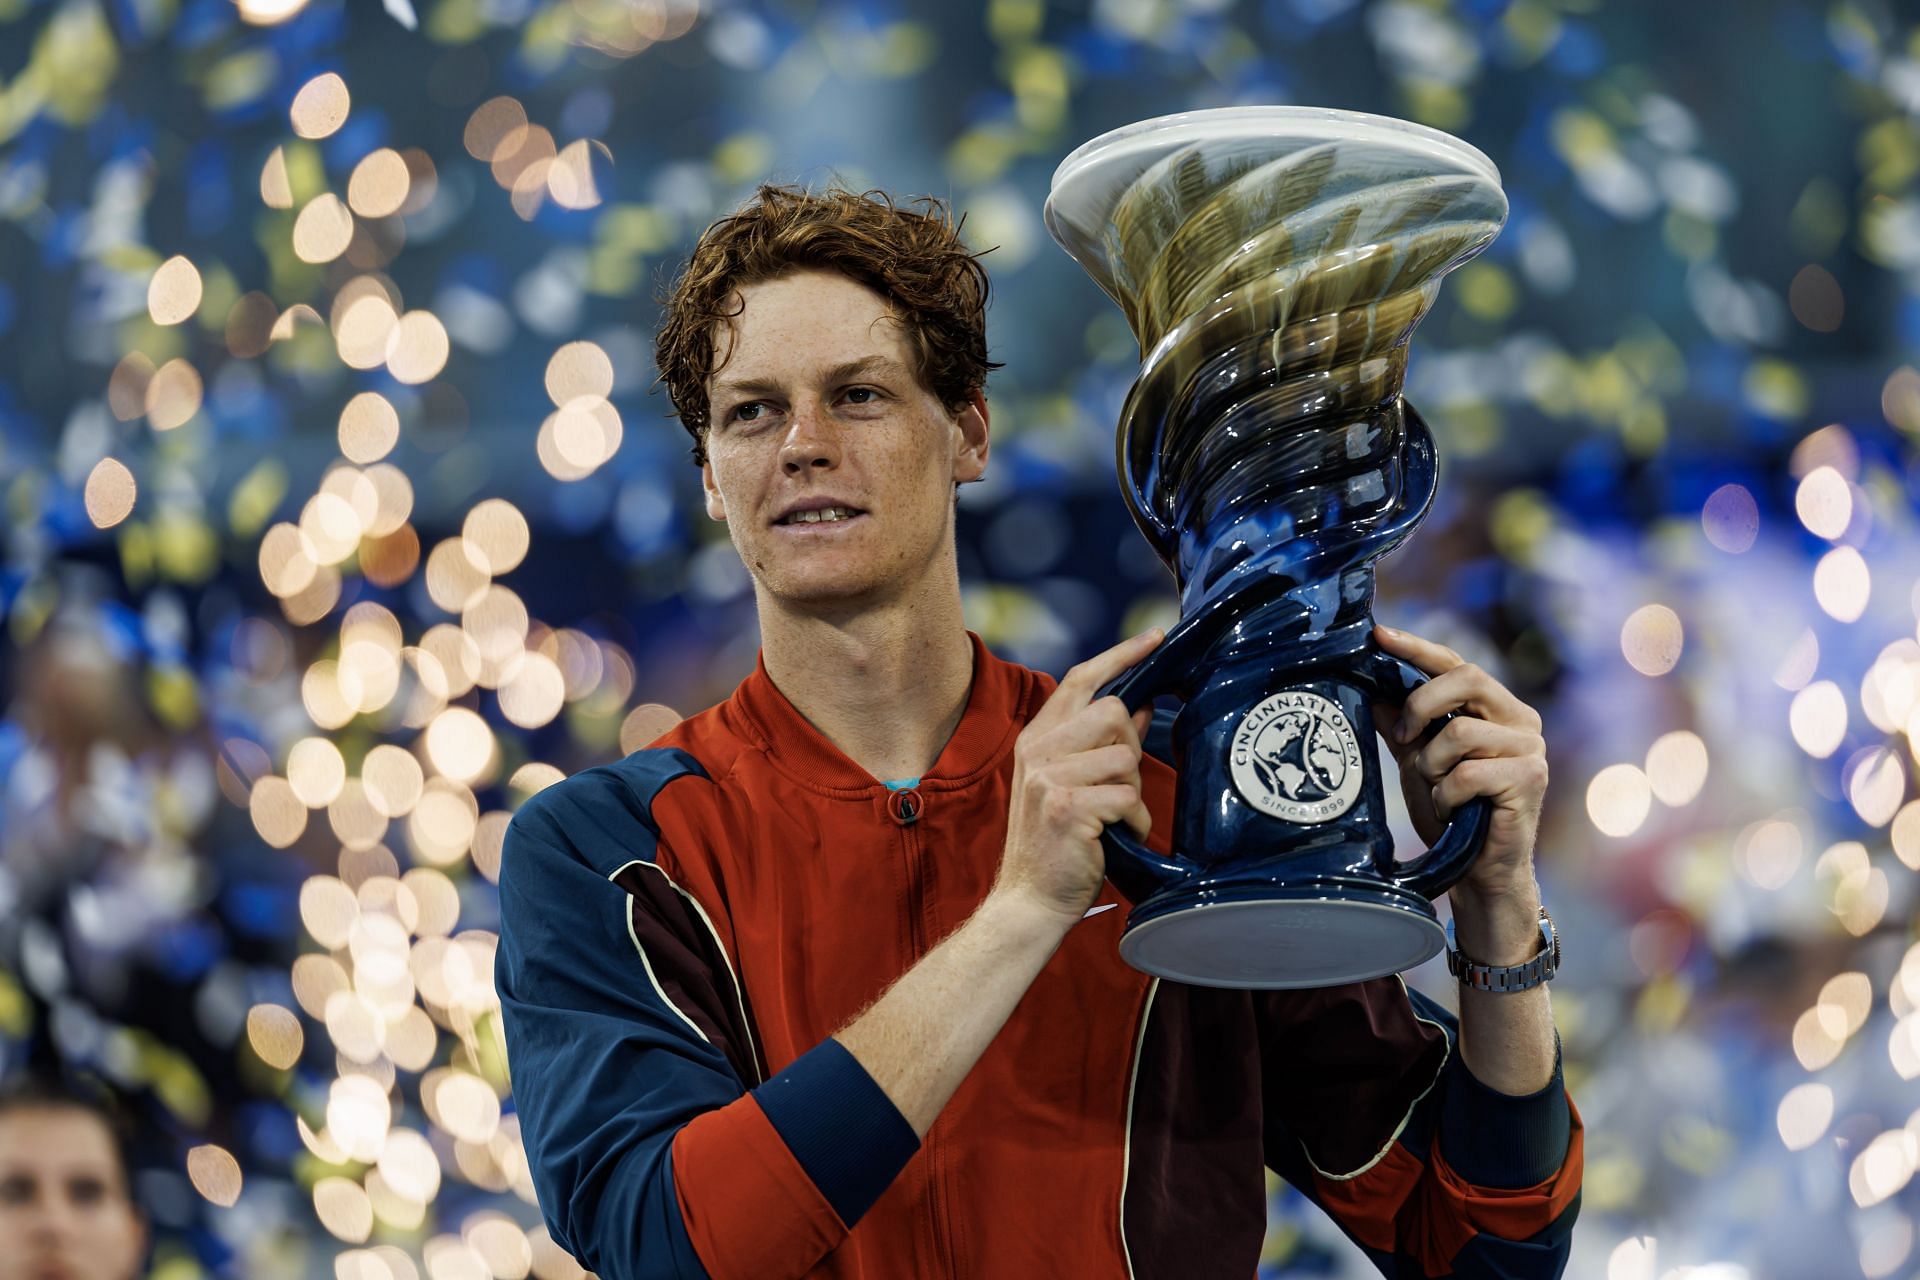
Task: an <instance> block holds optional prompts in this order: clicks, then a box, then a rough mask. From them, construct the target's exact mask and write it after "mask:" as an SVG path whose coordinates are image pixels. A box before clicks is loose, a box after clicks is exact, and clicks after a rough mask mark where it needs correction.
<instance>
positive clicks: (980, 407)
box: [953, 390, 991, 484]
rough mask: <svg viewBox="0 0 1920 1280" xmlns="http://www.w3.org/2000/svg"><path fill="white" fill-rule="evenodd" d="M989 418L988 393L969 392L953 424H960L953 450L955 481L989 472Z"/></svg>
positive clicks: (966, 479)
mask: <svg viewBox="0 0 1920 1280" xmlns="http://www.w3.org/2000/svg"><path fill="white" fill-rule="evenodd" d="M988 418H989V415H988V412H987V395H986V392H984V391H980V390H975V391H973V392H972V393H971V394H970V395H968V397H967V402H966V403H965V404H964V405H962V406H961V407H960V412H959V413H957V414H955V415H954V419H953V425H954V426H955V427H957V428H959V434H958V437H957V438H956V440H955V442H954V454H953V480H954V483H955V484H966V483H968V482H969V481H973V480H978V479H980V478H981V477H982V476H984V475H986V473H987V452H988V450H989V448H991V440H990V439H989V436H990V434H991V430H990V427H989V422H988Z"/></svg>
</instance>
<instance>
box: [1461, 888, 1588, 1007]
mask: <svg viewBox="0 0 1920 1280" xmlns="http://www.w3.org/2000/svg"><path fill="white" fill-rule="evenodd" d="M1559 970H1560V936H1559V934H1558V933H1557V932H1556V931H1555V930H1554V927H1553V917H1552V916H1550V915H1548V914H1547V909H1546V908H1545V907H1541V908H1540V950H1539V951H1538V952H1536V953H1535V954H1534V956H1533V958H1532V959H1531V960H1527V961H1524V962H1522V963H1520V964H1508V965H1493V964H1476V963H1474V962H1473V961H1471V960H1469V959H1467V957H1465V956H1464V955H1462V954H1460V951H1459V948H1458V945H1457V944H1456V943H1455V941H1454V931H1453V921H1451V920H1449V921H1447V972H1448V973H1451V974H1452V975H1453V976H1454V977H1455V978H1458V979H1459V980H1460V983H1461V985H1463V986H1468V987H1472V988H1473V989H1474V990H1475V991H1491V992H1494V993H1496V994H1499V995H1507V994H1510V993H1512V992H1515V991H1526V990H1529V989H1531V988H1533V987H1537V986H1539V985H1540V984H1541V983H1543V982H1548V981H1551V980H1552V978H1553V975H1554V974H1555V973H1558V972H1559Z"/></svg>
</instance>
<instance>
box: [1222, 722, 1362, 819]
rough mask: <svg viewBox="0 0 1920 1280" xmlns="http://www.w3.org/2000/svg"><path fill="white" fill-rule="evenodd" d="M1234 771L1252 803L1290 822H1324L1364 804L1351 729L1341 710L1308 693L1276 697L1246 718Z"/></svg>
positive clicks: (1236, 740) (1237, 733)
mask: <svg viewBox="0 0 1920 1280" xmlns="http://www.w3.org/2000/svg"><path fill="white" fill-rule="evenodd" d="M1231 763H1232V767H1233V768H1232V771H1233V782H1234V785H1235V786H1236V787H1238V788H1239V789H1240V794H1241V795H1243V796H1245V797H1246V799H1247V803H1249V804H1251V805H1252V806H1253V807H1254V808H1256V809H1258V810H1260V812H1262V813H1265V814H1271V815H1272V816H1273V817H1276V818H1281V819H1284V820H1285V821H1287V822H1300V823H1309V822H1326V821H1328V820H1329V819H1331V818H1337V817H1339V816H1340V815H1341V814H1343V813H1345V812H1346V811H1347V810H1348V809H1350V808H1352V807H1353V802H1354V801H1355V800H1357V799H1359V798H1360V783H1361V780H1362V773H1361V764H1360V740H1359V739H1358V738H1357V737H1356V736H1354V732H1353V726H1352V725H1351V724H1349V723H1348V722H1347V717H1346V713H1345V712H1343V711H1341V710H1340V707H1339V704H1338V703H1336V702H1334V701H1333V700H1332V699H1330V698H1325V697H1322V696H1321V695H1320V694H1317V693H1309V692H1308V691H1306V690H1305V689H1294V690H1289V691H1288V692H1285V693H1276V694H1274V695H1273V696H1272V697H1270V698H1266V699H1264V700H1263V701H1261V702H1258V703H1256V704H1255V705H1254V707H1253V709H1252V710H1250V711H1248V712H1247V714H1246V715H1245V716H1243V717H1241V720H1240V727H1239V728H1237V729H1235V730H1234V733H1233V746H1232V748H1231Z"/></svg>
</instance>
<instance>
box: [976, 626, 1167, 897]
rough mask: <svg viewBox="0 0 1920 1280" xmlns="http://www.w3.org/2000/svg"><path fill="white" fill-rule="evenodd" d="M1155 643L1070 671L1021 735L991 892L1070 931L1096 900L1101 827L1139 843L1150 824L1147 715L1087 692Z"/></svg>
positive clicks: (1146, 640)
mask: <svg viewBox="0 0 1920 1280" xmlns="http://www.w3.org/2000/svg"><path fill="white" fill-rule="evenodd" d="M1162 638H1163V636H1162V633H1161V631H1160V629H1159V628H1158V627H1156V628H1154V629H1153V630H1151V631H1145V632H1142V633H1141V634H1139V635H1137V636H1134V637H1133V638H1131V639H1129V640H1123V641H1121V642H1120V643H1119V644H1117V645H1115V646H1114V647H1113V648H1111V649H1108V650H1107V651H1106V652H1105V653H1102V654H1100V655H1098V656H1097V657H1093V658H1089V659H1087V660H1086V661H1085V662H1083V663H1081V664H1080V665H1079V666H1077V667H1074V668H1073V669H1072V670H1071V671H1069V672H1067V674H1066V676H1065V678H1064V679H1062V680H1061V681H1060V684H1059V686H1058V687H1057V688H1056V689H1054V691H1053V696H1052V697H1050V698H1048V699H1047V701H1046V705H1044V706H1042V707H1041V708H1040V710H1039V711H1038V712H1037V713H1036V714H1035V715H1034V717H1033V719H1032V720H1030V721H1028V722H1027V726H1026V728H1025V729H1023V730H1021V732H1020V737H1019V738H1018V739H1017V740H1016V741H1015V742H1014V745H1013V792H1012V796H1011V798H1010V799H1009V802H1008V806H1007V846H1006V851H1005V853H1004V854H1002V855H1001V861H1000V877H999V880H998V881H997V882H996V883H995V885H994V892H996V893H1004V894H1011V895H1013V896H1014V897H1016V898H1018V899H1020V900H1022V901H1025V902H1028V903H1030V904H1033V905H1038V906H1041V907H1043V908H1045V909H1046V910H1047V911H1048V912H1051V913H1058V914H1059V916H1060V917H1061V918H1062V919H1064V920H1065V922H1066V923H1067V924H1069V925H1071V924H1073V923H1074V922H1077V921H1078V920H1079V919H1080V918H1081V916H1082V915H1083V914H1084V913H1085V912H1086V909H1087V908H1088V907H1090V906H1092V905H1093V900H1094V899H1095V898H1097V897H1098V896H1099V895H1100V882H1101V880H1102V878H1103V877H1104V876H1105V875H1106V865H1107V864H1106V855H1105V853H1104V852H1103V851H1102V850H1101V847H1100V833H1101V831H1103V830H1104V829H1105V828H1106V825H1107V824H1108V823H1109V822H1125V823H1126V824H1127V826H1129V827H1130V828H1132V829H1133V832H1134V834H1135V835H1138V836H1139V837H1141V838H1142V839H1145V838H1146V835H1147V830H1148V828H1149V827H1150V826H1151V824H1152V821H1153V820H1152V818H1151V817H1150V816H1149V815H1148V813H1147V806H1146V803H1145V802H1144V801H1143V800H1142V799H1141V798H1140V740H1141V737H1142V736H1143V735H1144V734H1145V733H1146V731H1147V724H1148V723H1149V719H1150V717H1151V716H1152V715H1153V710H1152V708H1150V707H1143V708H1141V709H1140V710H1139V711H1138V712H1136V713H1134V714H1133V715H1132V716H1129V715H1128V714H1127V708H1126V705H1125V704H1124V703H1122V702H1121V701H1120V699H1118V698H1115V697H1111V696H1109V697H1105V698H1099V699H1095V698H1094V696H1093V695H1094V693H1095V691H1096V690H1098V689H1099V688H1100V686H1102V685H1104V684H1105V683H1106V682H1107V681H1109V680H1111V679H1113V678H1114V677H1115V676H1117V675H1119V674H1120V673H1121V672H1123V671H1125V670H1126V669H1127V668H1128V667H1130V666H1132V665H1133V664H1134V663H1136V662H1138V661H1140V660H1141V659H1142V658H1144V657H1146V656H1147V655H1148V654H1149V653H1151V652H1153V650H1154V648H1155V646H1157V645H1158V644H1159V643H1160V641H1161V639H1162Z"/></svg>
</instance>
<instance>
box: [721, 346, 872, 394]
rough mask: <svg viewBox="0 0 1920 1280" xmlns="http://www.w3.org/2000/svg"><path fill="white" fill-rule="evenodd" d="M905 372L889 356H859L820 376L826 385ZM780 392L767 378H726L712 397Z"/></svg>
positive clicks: (775, 383)
mask: <svg viewBox="0 0 1920 1280" xmlns="http://www.w3.org/2000/svg"><path fill="white" fill-rule="evenodd" d="M905 372H906V366H905V365H903V364H901V363H900V362H899V361H898V360H895V359H894V358H893V357H891V356H882V355H871V356H861V357H860V358H859V359H858V360H844V361H842V362H841V363H839V364H836V365H834V366H833V367H832V368H830V369H828V370H826V371H825V373H823V374H822V375H821V380H822V381H823V382H826V383H829V384H831V383H837V382H845V381H847V380H848V379H850V378H857V377H859V376H860V375H861V374H870V373H879V374H892V375H895V376H898V375H900V374H903V373H905ZM779 390H780V384H779V383H777V382H774V381H773V380H772V379H769V378H728V379H725V380H723V381H720V382H716V383H715V384H714V386H713V392H714V395H716V396H720V395H772V394H775V393H777V392H778V391H779Z"/></svg>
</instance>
